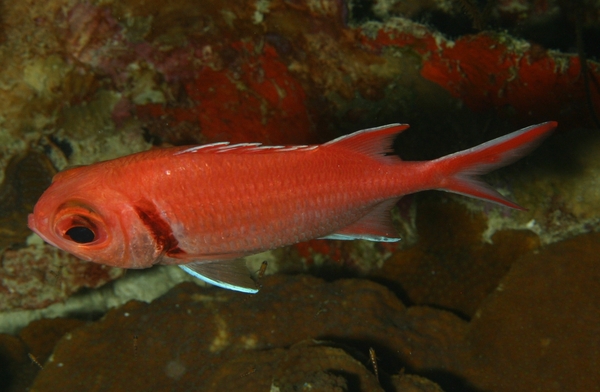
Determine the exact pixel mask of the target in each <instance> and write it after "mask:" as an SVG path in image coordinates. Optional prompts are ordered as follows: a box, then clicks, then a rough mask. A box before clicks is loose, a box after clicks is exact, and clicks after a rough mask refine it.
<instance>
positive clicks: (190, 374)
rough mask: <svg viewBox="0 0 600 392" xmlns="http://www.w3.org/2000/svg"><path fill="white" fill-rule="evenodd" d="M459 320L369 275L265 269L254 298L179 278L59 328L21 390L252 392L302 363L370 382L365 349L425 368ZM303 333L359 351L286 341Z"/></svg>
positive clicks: (394, 367) (292, 377)
mask: <svg viewBox="0 0 600 392" xmlns="http://www.w3.org/2000/svg"><path fill="white" fill-rule="evenodd" d="M465 327H466V323H465V322H464V321H461V320H460V319H458V318H457V317H455V316H453V315H451V314H449V313H447V312H443V311H437V310H432V309H427V308H411V309H406V308H405V307H404V306H403V305H402V304H401V303H400V302H399V301H398V300H397V299H396V298H395V297H394V296H393V295H392V294H391V293H390V292H389V291H388V290H386V289H385V288H383V287H382V286H380V285H377V284H374V283H370V282H367V281H358V280H345V281H338V282H335V283H324V282H323V281H321V280H319V279H315V278H311V277H306V276H297V277H284V276H275V277H268V278H267V279H265V281H264V285H263V289H262V290H261V291H260V292H259V293H258V294H256V295H252V296H250V295H243V294H240V293H235V292H232V291H227V290H220V289H216V288H208V289H203V288H199V287H197V286H195V285H190V284H182V285H180V286H178V287H177V288H175V289H173V290H171V291H170V292H169V293H168V294H166V295H165V296H163V297H162V298H160V299H158V300H155V301H154V302H152V303H151V304H143V303H139V302H130V303H128V304H126V305H124V306H123V307H121V308H119V309H114V310H111V311H109V312H108V313H107V315H106V316H105V317H104V318H103V319H102V320H101V321H98V322H95V323H93V324H90V325H88V326H85V327H82V328H79V329H77V330H75V331H73V332H71V333H69V334H67V335H65V337H64V338H63V339H62V340H61V342H60V343H59V344H58V345H57V347H56V349H55V351H54V353H53V355H52V356H51V358H50V359H49V360H48V361H47V362H46V363H45V364H44V369H43V370H42V371H41V372H40V374H39V376H38V378H37V379H36V381H35V383H34V385H33V387H32V389H31V391H50V390H56V388H60V390H61V391H65V392H68V391H76V390H81V389H82V388H87V389H93V388H100V387H102V388H103V389H110V390H112V391H120V390H132V388H133V389H134V390H164V389H169V390H173V391H187V390H190V388H191V387H192V386H193V387H194V388H196V389H201V390H224V389H227V390H230V389H231V390H235V386H240V385H248V388H249V387H250V386H251V385H255V386H256V389H245V390H248V391H251V390H257V391H258V390H265V387H267V388H268V386H269V385H271V383H272V382H280V383H282V384H281V385H282V386H283V385H284V384H285V385H290V383H292V384H297V383H298V382H299V380H300V379H302V378H303V377H301V376H302V373H303V372H304V375H305V376H306V377H304V380H305V381H311V382H317V381H319V382H323V383H327V384H329V385H331V383H337V382H339V383H342V384H343V383H344V382H349V381H348V380H350V382H351V380H352V379H354V380H356V378H357V377H358V378H361V379H362V378H363V377H365V382H366V383H367V382H368V385H376V384H372V383H373V382H376V381H375V379H374V376H373V375H372V374H370V375H369V374H367V373H368V372H367V371H365V367H367V368H369V369H370V365H369V361H368V359H367V358H368V350H369V347H373V348H374V349H375V351H376V354H377V357H378V361H379V368H380V375H381V374H382V373H387V374H393V373H398V372H399V371H400V369H401V368H403V367H410V366H414V365H415V364H417V363H419V364H420V365H424V364H425V362H424V361H425V357H426V356H432V357H433V356H435V358H433V359H430V360H427V364H428V365H429V366H431V367H432V368H444V367H445V366H446V365H445V364H446V363H450V362H452V361H453V360H454V359H453V358H454V357H456V356H457V352H456V349H457V346H455V345H454V342H456V341H458V340H459V339H460V337H461V336H462V335H463V334H464V332H465ZM307 338H312V339H318V340H326V341H333V342H336V343H337V344H340V343H342V344H343V346H344V347H347V348H346V349H344V351H345V352H346V353H350V355H351V356H352V357H354V358H356V356H355V355H353V354H351V352H353V351H357V352H359V353H361V354H360V356H359V357H360V358H359V359H358V362H357V361H356V359H354V360H352V358H351V357H350V356H347V354H343V351H342V350H339V349H334V348H318V347H314V348H313V349H311V348H303V349H300V346H297V347H296V348H293V347H292V348H289V349H288V347H291V346H293V345H294V344H296V343H299V342H301V341H304V340H306V339H307ZM328 345H329V343H328V344H326V346H328ZM348 350H350V351H348ZM445 351H447V352H445ZM434 353H435V355H434ZM324 354H326V355H324ZM333 354H335V355H334V358H332V357H331V356H332V355H333ZM335 356H337V357H338V358H340V357H341V358H340V361H341V362H339V363H338V365H339V366H341V364H342V363H344V365H343V366H344V367H345V368H346V369H347V370H348V372H349V374H345V375H344V374H341V376H343V377H341V378H338V377H337V376H340V374H336V373H335V372H333V373H330V372H329V370H327V369H330V366H332V365H331V364H332V363H333V362H332V361H335ZM286 358H287V359H286ZM300 358H304V359H300ZM318 358H321V359H318ZM344 358H347V359H344ZM361 358H362V359H361ZM86 363H90V365H89V366H88V365H86ZM294 363H297V365H294ZM361 363H362V365H361ZM92 364H93V365H92ZM303 364H304V365H303ZM288 365H289V366H288ZM319 369H321V370H319ZM322 370H323V371H322ZM67 375H68V377H67ZM142 375H145V376H142ZM274 377H275V378H274ZM90 380H93V381H92V384H90ZM344 380H346V381H344ZM217 385H218V387H217ZM353 385H355V384H353ZM361 390H368V389H361Z"/></svg>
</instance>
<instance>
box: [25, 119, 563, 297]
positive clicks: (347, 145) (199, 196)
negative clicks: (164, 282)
mask: <svg viewBox="0 0 600 392" xmlns="http://www.w3.org/2000/svg"><path fill="white" fill-rule="evenodd" d="M408 127H409V126H408V125H407V124H390V125H386V126H382V127H377V128H370V129H365V130H360V131H357V132H355V133H352V134H349V135H345V136H341V137H339V138H337V139H334V140H332V141H329V142H327V143H324V144H319V145H294V146H265V145H262V144H260V143H242V144H229V143H227V142H220V143H213V144H207V145H200V146H193V147H189V146H183V147H170V148H163V149H154V150H149V151H145V152H140V153H136V154H132V155H128V156H124V157H121V158H117V159H113V160H108V161H103V162H98V163H94V164H91V165H87V166H80V167H76V168H71V169H68V170H65V171H62V172H59V173H58V174H56V175H55V176H54V178H53V182H52V184H51V185H50V187H49V188H48V189H46V190H45V192H44V193H43V194H42V196H41V197H40V198H39V200H38V201H37V203H36V204H35V206H34V209H33V213H31V214H30V215H29V216H28V226H29V228H30V229H31V230H32V231H34V232H35V233H37V234H38V235H39V236H40V237H41V238H42V239H43V240H44V241H46V242H47V243H48V244H51V245H53V246H55V247H57V248H60V249H63V250H65V251H67V252H69V253H71V254H73V255H75V256H76V257H78V258H80V259H82V260H87V261H92V262H96V263H101V264H105V265H109V266H113V267H120V268H147V267H151V266H153V265H155V264H175V265H179V266H180V267H181V268H182V269H183V270H184V271H186V272H187V273H189V274H191V275H193V276H195V277H197V278H199V279H201V280H204V281H205V282H208V283H211V284H213V285H216V286H220V287H223V288H227V289H232V290H236V291H240V292H245V293H256V292H257V291H258V285H257V284H256V283H255V281H254V280H253V279H252V277H251V274H250V273H249V271H248V269H247V267H246V266H245V264H244V262H243V260H241V258H242V257H244V256H247V255H251V254H255V253H259V252H263V251H266V250H270V249H275V248H279V247H283V246H287V245H291V244H295V243H298V242H302V241H307V240H311V239H316V238H324V239H337V240H354V239H362V240H370V241H382V242H394V241H398V240H400V238H399V237H398V233H397V231H396V230H395V229H394V225H393V224H392V219H391V215H390V210H391V209H392V208H393V207H394V206H395V204H396V203H397V201H398V200H399V199H400V198H401V197H402V196H404V195H407V194H410V193H415V192H419V191H423V190H430V189H437V190H442V191H447V192H453V193H458V194H461V195H466V196H470V197H474V198H478V199H483V200H486V201H489V202H492V203H496V204H499V205H503V206H506V207H510V208H514V209H521V210H522V209H523V208H522V207H521V206H519V205H518V204H516V203H514V202H513V201H510V200H509V199H507V198H505V197H504V196H502V195H501V194H500V193H498V192H497V191H496V190H495V189H493V188H492V187H490V186H489V185H487V184H485V183H484V182H482V181H481V180H480V179H479V178H478V176H479V175H482V174H485V173H487V172H490V171H492V170H494V169H497V168H499V167H502V166H506V165H508V164H510V163H512V162H514V161H516V160H517V159H519V158H521V157H523V156H524V155H526V154H527V153H529V152H530V151H531V150H532V149H534V148H535V147H536V146H537V145H539V144H540V143H541V142H542V140H543V139H544V138H546V137H547V136H549V135H550V134H551V133H552V131H553V130H554V129H555V128H556V127H557V123H556V122H554V121H550V122H545V123H542V124H538V125H533V126H529V127H527V128H523V129H521V130H519V131H516V132H513V133H510V134H507V135H505V136H502V137H499V138H497V139H494V140H491V141H488V142H487V143H484V144H481V145H479V146H476V147H473V148H470V149H467V150H464V151H460V152H456V153H453V154H450V155H447V156H444V157H441V158H438V159H434V160H430V161H403V160H402V159H401V158H400V157H399V156H398V155H396V154H394V152H393V149H392V144H393V141H394V139H395V138H396V136H397V135H398V134H399V133H400V132H402V131H404V130H406V129H407V128H408Z"/></svg>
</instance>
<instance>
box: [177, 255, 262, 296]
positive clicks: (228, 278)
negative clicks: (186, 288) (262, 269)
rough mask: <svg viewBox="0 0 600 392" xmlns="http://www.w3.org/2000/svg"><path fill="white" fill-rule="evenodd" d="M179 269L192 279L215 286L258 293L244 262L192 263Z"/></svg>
mask: <svg viewBox="0 0 600 392" xmlns="http://www.w3.org/2000/svg"><path fill="white" fill-rule="evenodd" d="M179 267H180V268H181V269H182V270H184V271H185V272H187V273H188V274H190V275H192V276H193V277H195V278H198V279H201V280H203V281H205V282H207V283H210V284H214V285H215V286H219V287H223V288H225V289H229V290H234V291H241V292H242V293H250V294H255V293H257V292H258V287H257V285H256V283H255V282H254V280H252V278H251V277H250V272H249V271H248V268H247V267H246V262H245V261H244V260H239V259H237V260H217V261H194V262H192V263H189V264H183V265H179Z"/></svg>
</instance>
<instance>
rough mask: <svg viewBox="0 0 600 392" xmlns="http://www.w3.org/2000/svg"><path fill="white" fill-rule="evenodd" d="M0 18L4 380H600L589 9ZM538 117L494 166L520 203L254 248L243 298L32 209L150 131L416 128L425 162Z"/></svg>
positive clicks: (503, 386) (298, 132)
mask: <svg viewBox="0 0 600 392" xmlns="http://www.w3.org/2000/svg"><path fill="white" fill-rule="evenodd" d="M1 10H2V12H1V15H0V69H2V72H0V98H1V99H0V102H2V105H0V182H1V184H2V185H1V186H0V234H1V236H0V262H1V264H0V312H1V313H0V331H1V332H4V334H0V390H2V391H21V390H24V389H27V390H31V391H56V390H61V391H81V390H89V391H104V390H106V391H108V390H110V391H120V390H127V391H130V390H144V391H152V390H156V391H164V390H173V391H189V390H192V389H194V390H239V389H244V390H247V391H254V390H256V391H259V390H261V391H262V390H272V391H276V390H279V391H284V390H285V391H288V390H290V391H291V390H311V389H312V390H319V391H320V390H336V391H345V390H347V391H363V390H364V391H376V390H385V391H417V390H419V391H439V390H444V391H472V392H478V391H514V390H543V391H554V390H556V391H559V390H560V391H571V390H572V391H582V390H585V391H594V390H600V387H599V385H600V372H598V371H597V367H598V365H600V337H599V336H600V334H599V333H598V332H600V327H599V326H600V299H599V298H600V260H599V257H598V256H597V255H598V254H599V251H600V242H599V241H598V239H599V238H598V236H599V234H598V233H597V232H598V228H599V227H600V184H599V180H598V179H599V178H600V129H598V125H599V124H598V115H599V114H598V113H600V83H599V74H600V66H599V64H598V62H597V61H596V60H597V59H598V56H599V55H600V53H598V48H599V47H600V46H599V45H598V44H597V43H598V42H599V40H600V3H599V2H598V1H577V2H567V1H559V0H555V1H541V0H502V1H501V0H498V1H469V0H462V1H448V0H431V1H397V0H396V1H395V0H372V1H367V0H361V1H359V0H353V1H348V2H346V1H343V0H336V1H334V0H329V1H328V0H288V1H285V0H272V1H268V0H256V1H235V2H233V1H213V0H202V1H196V2H192V1H183V0H173V1H170V2H168V3H164V2H162V1H161V2H159V1H153V0H150V1H148V0H146V1H139V0H126V1H118V2H117V1H110V0H107V1H85V2H84V1H65V0H60V1H56V0H50V1H45V2H35V1H21V2H17V1H13V0H7V1H5V2H3V3H2V6H1ZM548 120H556V121H558V122H559V129H558V131H557V132H556V134H555V135H553V136H552V138H551V139H549V140H548V141H546V142H545V143H544V144H543V145H542V146H541V147H540V148H539V149H538V150H536V151H535V152H534V153H533V154H531V155H530V156H529V157H527V158H525V159H523V160H521V161H519V162H518V163H516V164H514V165H512V166H510V167H507V168H505V169H502V170H499V171H497V172H495V173H492V174H490V175H488V176H486V181H488V182H489V183H491V184H493V186H495V187H496V188H497V189H499V190H500V191H501V192H502V193H503V194H505V195H507V196H509V197H511V198H513V199H515V200H516V201H517V202H518V203H519V204H521V205H523V206H525V207H526V208H527V211H511V210H507V209H505V208H502V207H497V206H491V205H489V204H485V203H482V202H479V201H476V200H470V199H467V198H464V197H460V196H454V195H450V194H445V193H441V192H424V193H421V194H417V195H411V196H407V197H405V198H403V199H402V200H401V201H400V203H399V205H398V208H397V210H396V221H397V228H398V230H399V232H400V233H401V235H402V237H403V241H401V242H400V243H398V244H378V243H370V242H364V241H352V242H344V241H323V240H315V241H310V242H308V243H303V244H298V245H296V246H293V247H289V248H285V249H280V250H276V251H272V252H267V253H265V254H261V255H257V256H255V257H252V258H250V259H249V260H248V263H249V266H250V268H251V269H254V270H258V268H259V266H260V264H261V263H262V261H263V260H267V261H268V269H267V276H266V277H265V278H264V281H263V288H262V290H261V292H260V293H259V294H257V295H254V296H252V295H244V294H239V293H233V292H228V291H224V290H222V289H218V288H213V287H204V286H203V285H202V284H201V283H200V282H197V281H195V280H193V279H192V278H190V277H188V276H186V274H184V273H183V272H182V271H180V270H179V269H178V268H177V267H157V268H153V269H151V270H147V271H129V272H127V274H125V271H123V270H119V269H113V268H108V267H104V266H99V265H96V264H91V263H85V262H82V261H79V260H76V259H75V258H74V257H72V256H69V255H67V254H66V253H64V252H62V251H59V250H57V249H54V248H53V247H51V246H49V245H45V244H43V242H42V241H41V240H40V239H39V238H38V237H37V236H35V235H33V234H32V233H31V232H30V231H29V230H28V229H27V226H26V222H27V214H28V213H29V212H30V211H31V210H32V208H33V205H34V204H35V202H36V200H37V198H38V197H39V195H41V193H42V192H43V191H44V189H45V188H46V187H47V186H48V185H49V184H50V182H51V178H52V176H53V175H54V174H55V173H56V172H57V171H59V170H62V169H64V168H66V167H68V166H71V165H80V164H89V163H92V162H96V161H99V160H104V159H110V158H114V157H118V156H122V155H126V154H129V153H133V152H137V151H143V150H146V149H149V148H153V147H154V148H157V147H164V146H169V145H184V144H200V143H211V142H218V141H230V142H233V143H238V142H262V143H265V144H284V145H285V144H311V143H321V142H325V141H328V140H330V139H332V138H334V137H337V136H340V135H342V134H347V133H350V132H353V131H356V130H358V129H362V128H367V127H374V126H380V125H385V124H387V123H392V122H402V123H410V124H411V129H410V130H409V131H406V132H405V133H403V134H402V135H400V137H399V138H398V140H397V141H396V143H395V147H396V150H397V152H398V154H399V155H400V156H401V157H402V158H403V159H406V160H424V159H432V158H436V157H439V156H441V155H444V154H447V153H451V152H454V151H458V150H461V149H464V148H468V147H471V146H474V145H476V144H479V143H481V142H484V141H487V140H490V139H492V138H494V137H497V136H500V135H502V134H506V133H508V132H510V131H514V130H516V129H518V128H519V127H523V126H527V125H532V124H535V123H539V122H544V121H548ZM232 219H235V217H232ZM186 281H187V282H186ZM182 282H183V283H182ZM190 282H191V283H190ZM370 349H372V352H374V359H370V358H369V352H370ZM36 362H37V363H36ZM373 362H376V363H377V364H378V372H377V373H378V376H376V375H375V372H374V369H373ZM38 365H39V366H38Z"/></svg>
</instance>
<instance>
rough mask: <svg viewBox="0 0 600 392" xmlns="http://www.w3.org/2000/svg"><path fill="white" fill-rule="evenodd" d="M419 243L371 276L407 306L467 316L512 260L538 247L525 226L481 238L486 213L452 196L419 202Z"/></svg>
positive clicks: (507, 268) (391, 258)
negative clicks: (487, 237) (486, 238)
mask: <svg viewBox="0 0 600 392" xmlns="http://www.w3.org/2000/svg"><path fill="white" fill-rule="evenodd" d="M417 206H418V211H419V213H418V214H417V219H416V230H417V233H418V236H419V238H418V240H417V242H416V243H415V244H414V245H412V246H409V247H408V248H406V249H400V250H397V251H395V252H394V253H393V255H392V257H390V258H388V259H387V260H386V261H385V263H383V265H382V267H381V268H380V269H373V270H372V271H371V272H370V274H369V277H371V278H373V279H374V280H376V281H378V282H381V283H384V284H385V285H386V286H387V287H388V288H390V289H392V290H393V291H394V292H396V293H397V294H398V296H399V297H400V298H402V299H403V301H404V302H405V303H406V304H414V305H429V306H434V307H438V308H442V309H447V310H451V311H453V312H455V313H457V314H460V315H462V316H464V317H466V318H471V317H472V316H473V314H474V313H475V311H476V310H477V309H478V308H479V307H480V306H481V304H482V302H483V301H484V299H485V298H486V297H487V296H488V295H489V294H490V293H492V292H493V291H494V290H495V289H496V287H497V286H498V283H499V282H500V280H501V279H502V277H503V276H504V275H505V274H506V273H507V272H508V270H509V269H510V266H511V265H512V263H513V262H514V261H515V260H517V259H518V258H519V257H521V256H522V255H525V254H527V253H528V252H531V251H532V250H535V249H537V248H539V247H540V240H539V238H538V237H537V236H536V235H535V234H534V233H532V232H530V231H527V230H502V231H497V232H496V233H495V234H494V235H493V237H492V238H491V241H490V242H484V241H483V233H484V232H485V230H486V228H487V227H486V226H487V223H488V222H487V217H486V215H485V214H484V213H483V212H476V211H469V209H467V207H465V206H464V205H462V204H460V203H458V202H456V201H455V200H453V199H449V200H446V201H445V202H440V198H436V197H429V198H421V199H419V200H418V201H417Z"/></svg>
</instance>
